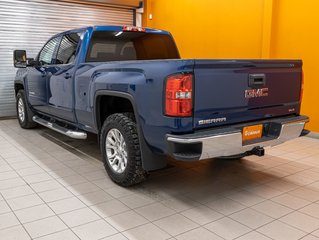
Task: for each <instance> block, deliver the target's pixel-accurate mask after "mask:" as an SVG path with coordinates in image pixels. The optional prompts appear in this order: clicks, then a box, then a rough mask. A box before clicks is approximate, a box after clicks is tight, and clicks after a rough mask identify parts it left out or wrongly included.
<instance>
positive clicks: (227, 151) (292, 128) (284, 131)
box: [167, 117, 309, 160]
mask: <svg viewBox="0 0 319 240" xmlns="http://www.w3.org/2000/svg"><path fill="white" fill-rule="evenodd" d="M293 119H294V120H293ZM291 120H292V121H288V122H287V121H285V122H283V123H279V124H281V128H280V132H279V134H278V136H277V137H274V138H271V139H269V138H265V140H263V138H261V139H260V141H258V142H254V143H251V144H247V145H245V144H243V141H242V132H241V130H237V132H234V131H232V132H231V133H227V132H226V133H223V134H216V135H213V136H205V137H194V138H192V137H191V136H190V135H188V136H187V137H186V138H185V137H183V135H182V136H172V135H169V136H168V137H167V141H168V142H171V143H178V144H195V143H201V144H202V151H201V154H200V157H199V160H203V159H208V158H214V157H226V156H232V155H237V154H241V153H245V152H248V151H251V150H252V149H254V148H255V147H268V146H276V145H278V144H281V143H284V142H286V141H289V140H292V139H295V138H298V137H299V136H300V135H301V133H302V130H303V129H304V126H305V124H306V123H307V122H308V121H309V119H308V117H303V118H301V119H300V118H299V119H298V118H297V117H296V118H292V119H291ZM172 155H173V157H174V154H172ZM181 155H182V154H181ZM175 158H176V157H175ZM186 160H187V159H186Z"/></svg>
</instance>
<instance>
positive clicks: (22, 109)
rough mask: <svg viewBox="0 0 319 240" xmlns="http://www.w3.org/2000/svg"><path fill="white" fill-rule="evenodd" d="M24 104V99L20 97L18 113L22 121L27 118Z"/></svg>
mask: <svg viewBox="0 0 319 240" xmlns="http://www.w3.org/2000/svg"><path fill="white" fill-rule="evenodd" d="M24 110H25V109H24V104H23V100H22V99H21V98H19V100H18V115H19V119H20V121H21V122H24V119H25V112H24Z"/></svg>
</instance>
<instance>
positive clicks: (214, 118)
mask: <svg viewBox="0 0 319 240" xmlns="http://www.w3.org/2000/svg"><path fill="white" fill-rule="evenodd" d="M301 67H302V62H301V61H298V60H296V61H286V60H278V61H273V60H271V61H264V60H259V61H248V60H247V61H219V60H195V65H194V79H195V81H194V82H195V83H194V128H205V127H212V126H220V125H225V124H234V123H241V122H248V121H255V120H260V119H265V118H271V117H278V116H285V115H290V114H299V111H300V91H301V84H302V69H301Z"/></svg>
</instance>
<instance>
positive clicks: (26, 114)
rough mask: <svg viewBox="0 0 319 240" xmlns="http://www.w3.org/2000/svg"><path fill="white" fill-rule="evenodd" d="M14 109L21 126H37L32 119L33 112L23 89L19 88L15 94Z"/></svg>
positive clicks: (26, 127)
mask: <svg viewBox="0 0 319 240" xmlns="http://www.w3.org/2000/svg"><path fill="white" fill-rule="evenodd" d="M16 110H17V115H18V121H19V124H20V126H21V127H22V128H25V129H29V128H34V127H36V126H37V124H36V123H35V122H33V120H32V117H33V116H34V114H33V112H32V111H31V109H30V107H29V105H28V103H27V99H26V96H25V92H24V90H19V92H18V94H17V102H16Z"/></svg>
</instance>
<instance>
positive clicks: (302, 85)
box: [299, 71, 305, 102]
mask: <svg viewBox="0 0 319 240" xmlns="http://www.w3.org/2000/svg"><path fill="white" fill-rule="evenodd" d="M304 79H305V74H304V72H303V71H302V73H301V89H300V97H299V99H300V102H301V101H302V96H303V88H304Z"/></svg>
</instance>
